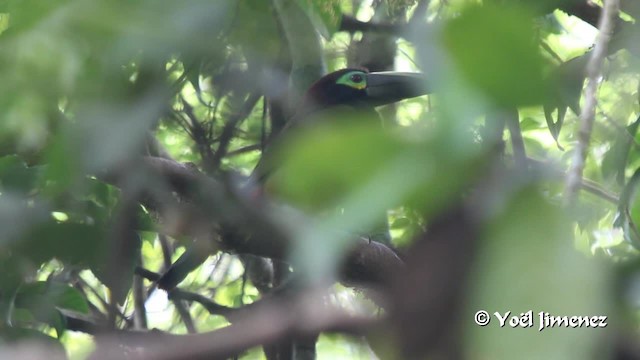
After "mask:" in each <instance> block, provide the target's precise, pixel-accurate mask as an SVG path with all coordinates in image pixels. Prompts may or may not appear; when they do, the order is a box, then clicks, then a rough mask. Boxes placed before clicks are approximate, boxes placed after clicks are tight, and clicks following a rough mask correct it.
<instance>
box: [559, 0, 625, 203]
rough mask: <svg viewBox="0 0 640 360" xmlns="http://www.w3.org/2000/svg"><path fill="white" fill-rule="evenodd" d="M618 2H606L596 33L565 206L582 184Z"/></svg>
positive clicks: (568, 178)
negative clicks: (598, 92) (598, 94)
mask: <svg viewBox="0 0 640 360" xmlns="http://www.w3.org/2000/svg"><path fill="white" fill-rule="evenodd" d="M618 11H619V9H618V0H606V1H605V4H604V9H603V11H602V14H601V17H600V21H599V25H598V29H599V30H600V31H599V33H598V37H597V40H596V44H595V48H594V50H593V53H592V55H591V58H590V59H589V63H588V64H587V87H586V89H585V104H584V107H583V108H582V111H581V112H580V129H579V131H578V136H577V137H578V145H577V147H576V149H575V150H574V151H575V152H574V156H573V161H572V162H571V167H570V169H569V173H568V174H567V179H566V188H565V203H566V204H568V205H573V204H575V202H576V200H577V197H578V189H579V188H580V185H581V183H582V172H583V170H584V166H585V161H586V158H587V153H588V151H589V142H590V140H591V131H592V129H593V122H594V120H595V110H596V104H597V99H596V92H597V90H598V82H599V80H600V76H601V73H602V64H603V63H604V58H605V56H606V54H607V48H608V45H609V41H610V40H611V33H612V32H613V27H614V24H615V22H614V19H615V18H617V17H618Z"/></svg>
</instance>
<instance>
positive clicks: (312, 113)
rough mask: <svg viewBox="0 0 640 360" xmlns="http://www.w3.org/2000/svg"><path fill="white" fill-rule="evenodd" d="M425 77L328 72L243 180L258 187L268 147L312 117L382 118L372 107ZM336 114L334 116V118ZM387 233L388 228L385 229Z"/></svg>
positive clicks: (186, 268)
mask: <svg viewBox="0 0 640 360" xmlns="http://www.w3.org/2000/svg"><path fill="white" fill-rule="evenodd" d="M430 91H431V90H430V89H429V87H428V86H427V81H426V77H425V75H424V74H422V73H417V72H395V71H384V72H369V71H368V70H367V69H360V68H345V69H341V70H337V71H334V72H332V73H329V74H327V75H325V76H323V77H322V78H320V79H319V80H317V81H316V82H315V83H313V84H312V85H311V86H310V87H309V89H307V91H306V92H305V93H304V95H303V96H302V98H301V100H300V102H299V105H298V106H296V107H295V110H294V112H293V115H292V116H291V117H290V119H289V120H288V121H287V125H285V127H284V128H283V129H282V130H281V131H280V132H279V133H278V134H277V135H275V136H273V137H272V140H270V142H269V144H268V146H267V147H266V149H265V150H264V151H263V155H262V157H261V159H260V160H259V162H258V164H257V165H256V167H255V168H254V170H253V172H252V173H251V175H250V176H249V181H248V182H247V183H249V184H252V185H255V186H256V189H259V190H260V191H262V189H264V187H263V186H262V185H263V184H264V183H265V182H266V181H267V180H268V178H269V176H270V175H271V174H273V172H274V171H275V170H276V169H277V167H278V166H277V164H276V163H275V160H277V159H275V157H274V156H272V153H271V151H270V149H271V148H273V147H275V146H277V144H278V143H280V142H282V141H283V140H285V139H287V138H289V137H291V136H295V133H296V131H297V130H299V129H303V128H305V127H308V126H310V125H312V124H313V123H314V122H316V121H323V120H325V121H327V119H334V120H329V121H339V120H340V117H339V116H338V117H335V116H323V114H326V113H327V112H330V111H333V110H336V109H348V110H349V111H354V112H356V113H358V115H360V116H357V117H351V116H349V117H347V118H349V119H356V118H357V119H365V120H367V121H379V122H380V123H381V122H382V119H381V117H380V115H379V114H378V113H377V111H376V110H375V108H376V107H378V106H382V105H387V104H391V103H394V102H398V101H401V100H404V99H409V98H413V97H418V96H422V95H426V94H428V93H430ZM336 118H337V119H336ZM387 234H388V232H387ZM207 257H208V255H207V256H203V254H198V253H197V252H194V251H189V250H187V251H186V252H185V253H184V254H183V255H182V256H181V257H180V258H179V259H178V260H176V262H175V263H174V264H173V265H172V266H171V267H170V268H169V269H168V270H167V271H166V272H165V273H164V274H163V275H162V276H161V277H160V279H159V280H158V287H159V288H161V289H164V290H167V291H170V290H171V289H173V288H175V287H176V286H177V285H178V284H179V283H180V282H181V281H182V280H184V278H185V277H186V276H187V275H188V274H189V273H190V272H191V271H193V270H195V269H196V268H197V267H198V266H199V265H200V264H201V263H202V262H204V260H206V258H207Z"/></svg>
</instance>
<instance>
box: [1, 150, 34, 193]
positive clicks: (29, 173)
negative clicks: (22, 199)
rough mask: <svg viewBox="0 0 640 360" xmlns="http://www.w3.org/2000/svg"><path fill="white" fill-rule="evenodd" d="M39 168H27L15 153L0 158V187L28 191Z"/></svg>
mask: <svg viewBox="0 0 640 360" xmlns="http://www.w3.org/2000/svg"><path fill="white" fill-rule="evenodd" d="M38 169H39V168H33V167H32V168H29V167H27V165H26V164H25V163H24V162H23V161H22V160H21V159H20V158H19V157H18V156H16V155H10V156H5V157H2V158H0V189H5V191H6V189H11V190H17V191H21V192H28V191H29V190H31V189H32V188H33V186H34V185H35V183H36V180H37V178H38V175H39V170H38Z"/></svg>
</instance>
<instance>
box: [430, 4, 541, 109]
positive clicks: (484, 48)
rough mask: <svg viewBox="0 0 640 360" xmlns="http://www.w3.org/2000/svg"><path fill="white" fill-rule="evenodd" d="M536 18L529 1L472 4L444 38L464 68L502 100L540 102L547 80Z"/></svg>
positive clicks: (515, 103) (476, 82)
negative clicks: (505, 3) (535, 23)
mask: <svg viewBox="0 0 640 360" xmlns="http://www.w3.org/2000/svg"><path fill="white" fill-rule="evenodd" d="M532 19H533V17H532V16H531V14H530V13H529V12H528V11H527V8H526V7H524V6H521V7H516V6H513V5H504V6H500V7H497V6H489V5H485V6H470V7H468V8H466V9H465V10H464V11H463V12H462V14H461V15H460V16H459V17H457V18H454V19H452V20H450V21H449V22H448V23H447V24H446V25H445V26H444V30H443V34H442V35H443V38H442V41H443V44H444V47H445V48H446V49H447V50H448V51H449V55H450V56H451V58H452V61H453V62H454V63H455V64H456V65H457V68H458V70H459V71H460V73H461V74H462V75H463V76H464V77H465V78H466V79H467V81H468V82H469V83H470V84H471V85H473V86H474V87H476V88H477V89H478V90H480V91H482V92H483V93H484V94H486V95H487V96H489V97H490V98H491V99H492V100H493V101H494V102H496V103H497V104H499V105H501V106H504V107H513V106H522V105H532V104H539V103H541V102H542V100H543V98H544V94H545V90H546V84H545V81H544V80H543V79H544V77H543V60H542V56H541V55H540V53H539V50H538V49H537V47H536V45H535V33H534V31H533V28H532V27H533V24H532ZM527 24H530V25H529V26H527Z"/></svg>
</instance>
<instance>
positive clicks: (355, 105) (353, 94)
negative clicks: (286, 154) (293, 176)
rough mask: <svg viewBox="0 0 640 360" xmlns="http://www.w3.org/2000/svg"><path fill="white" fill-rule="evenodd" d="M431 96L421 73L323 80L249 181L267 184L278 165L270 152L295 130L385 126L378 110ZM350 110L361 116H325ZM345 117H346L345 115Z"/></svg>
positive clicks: (347, 74) (355, 71)
mask: <svg viewBox="0 0 640 360" xmlns="http://www.w3.org/2000/svg"><path fill="white" fill-rule="evenodd" d="M429 92H430V89H429V87H427V85H426V78H425V76H424V74H422V73H414V72H395V71H383V72H368V71H367V70H366V69H359V68H346V69H342V70H338V71H334V72H332V73H330V74H328V75H325V76H323V77H322V78H320V79H319V80H318V81H316V82H315V83H313V84H312V85H311V86H310V87H309V89H308V90H307V91H306V92H305V94H304V96H303V97H302V99H301V101H300V104H299V105H298V106H297V107H296V110H295V112H294V115H293V116H292V117H291V119H290V120H289V121H288V122H287V125H286V126H285V127H284V128H283V129H282V131H281V132H280V133H279V134H277V135H276V136H275V139H273V140H272V141H271V143H272V144H270V145H269V147H267V149H266V151H265V152H264V153H263V156H262V157H261V159H260V161H258V164H257V165H256V167H255V169H254V170H253V172H252V174H251V176H250V179H251V180H252V181H254V182H256V183H259V184H261V183H264V182H265V180H266V178H267V177H268V176H269V175H271V173H272V172H273V170H274V168H277V164H274V163H273V158H272V157H271V156H270V155H271V154H270V152H269V149H270V148H272V147H274V146H273V145H277V143H278V142H280V141H282V140H283V139H286V138H289V137H290V136H293V134H292V133H295V132H296V130H299V129H301V128H305V127H308V126H310V125H312V124H314V123H316V122H317V121H319V120H321V121H327V120H331V119H336V118H337V119H341V118H343V119H345V118H349V119H352V121H353V119H363V120H366V121H372V120H373V121H377V122H379V123H382V118H381V117H380V115H379V114H378V112H377V111H376V110H375V108H376V107H378V106H382V105H388V104H391V103H394V102H398V101H401V100H404V99H409V98H413V97H418V96H422V95H425V94H428V93H429ZM336 109H339V110H348V111H353V112H355V113H356V114H357V115H358V116H348V117H345V116H324V115H327V113H328V112H330V111H333V110H336ZM343 115H344V114H343Z"/></svg>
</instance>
